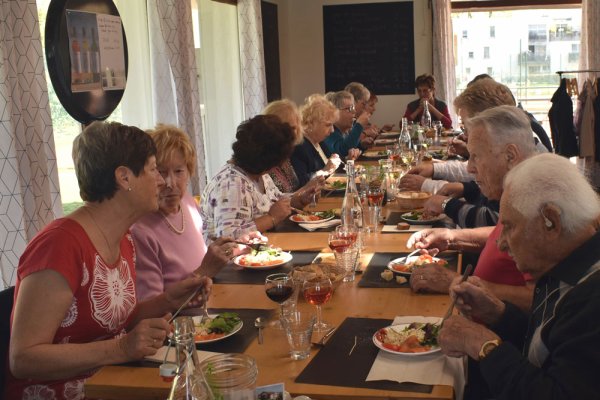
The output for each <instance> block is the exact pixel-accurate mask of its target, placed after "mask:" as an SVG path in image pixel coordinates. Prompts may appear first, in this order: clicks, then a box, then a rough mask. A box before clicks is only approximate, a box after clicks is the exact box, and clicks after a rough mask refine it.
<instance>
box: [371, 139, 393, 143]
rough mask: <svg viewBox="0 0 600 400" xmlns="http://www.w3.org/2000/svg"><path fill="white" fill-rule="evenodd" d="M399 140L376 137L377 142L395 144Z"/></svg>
mask: <svg viewBox="0 0 600 400" xmlns="http://www.w3.org/2000/svg"><path fill="white" fill-rule="evenodd" d="M397 142H398V140H396V139H375V144H394V143H397Z"/></svg>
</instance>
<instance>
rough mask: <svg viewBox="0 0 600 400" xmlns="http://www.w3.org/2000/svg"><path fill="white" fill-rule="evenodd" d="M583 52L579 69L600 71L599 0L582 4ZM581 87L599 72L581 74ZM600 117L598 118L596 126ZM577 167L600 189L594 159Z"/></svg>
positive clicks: (585, 0)
mask: <svg viewBox="0 0 600 400" xmlns="http://www.w3.org/2000/svg"><path fill="white" fill-rule="evenodd" d="M581 19H582V21H581V52H580V53H579V68H580V69H583V70H600V24H599V23H598V21H600V2H599V1H598V0H583V1H582V2H581ZM577 78H578V81H579V85H580V86H581V85H582V84H583V82H584V81H585V78H591V79H594V78H598V79H600V74H599V73H598V72H595V73H589V74H580V75H579V76H578V77H577ZM598 123H600V117H599V116H596V124H598ZM577 166H578V167H579V168H580V169H581V170H582V171H583V172H584V173H585V175H586V176H587V177H588V178H589V179H590V181H591V182H592V185H594V186H595V187H596V188H597V189H598V188H600V164H599V163H598V162H596V161H594V157H586V158H578V159H577Z"/></svg>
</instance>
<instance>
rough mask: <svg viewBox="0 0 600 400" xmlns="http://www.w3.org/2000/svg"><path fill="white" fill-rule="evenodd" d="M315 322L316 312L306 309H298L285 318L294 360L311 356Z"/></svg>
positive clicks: (284, 322)
mask: <svg viewBox="0 0 600 400" xmlns="http://www.w3.org/2000/svg"><path fill="white" fill-rule="evenodd" d="M315 322H316V317H315V314H313V313H310V312H304V311H296V312H294V313H291V314H290V315H288V316H286V317H285V318H284V319H283V327H284V329H285V335H286V337H287V341H288V344H289V345H290V357H291V358H292V359H293V360H304V359H306V358H308V357H309V356H310V339H311V337H312V333H313V328H314V326H315Z"/></svg>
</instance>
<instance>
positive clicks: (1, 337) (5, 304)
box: [0, 286, 15, 399]
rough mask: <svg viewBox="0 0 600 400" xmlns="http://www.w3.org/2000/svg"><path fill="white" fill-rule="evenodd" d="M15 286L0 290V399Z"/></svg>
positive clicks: (4, 375)
mask: <svg viewBox="0 0 600 400" xmlns="http://www.w3.org/2000/svg"><path fill="white" fill-rule="evenodd" d="M14 295H15V287H14V286H11V287H9V288H7V289H4V290H3V291H1V292H0V399H1V398H2V397H3V393H2V391H3V390H4V382H5V380H6V365H7V364H6V362H7V357H8V343H9V341H10V315H11V313H12V308H13V298H14Z"/></svg>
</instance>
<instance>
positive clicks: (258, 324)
mask: <svg viewBox="0 0 600 400" xmlns="http://www.w3.org/2000/svg"><path fill="white" fill-rule="evenodd" d="M254 326H255V327H256V328H257V329H258V344H263V333H262V330H263V328H264V327H265V321H263V319H262V317H256V319H255V320H254Z"/></svg>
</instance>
